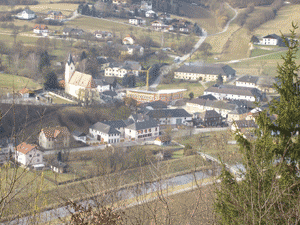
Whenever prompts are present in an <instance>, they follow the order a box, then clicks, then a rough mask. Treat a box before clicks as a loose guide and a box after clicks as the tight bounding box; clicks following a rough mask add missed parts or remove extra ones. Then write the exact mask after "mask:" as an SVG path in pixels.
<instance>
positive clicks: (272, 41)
mask: <svg viewBox="0 0 300 225" xmlns="http://www.w3.org/2000/svg"><path fill="white" fill-rule="evenodd" d="M262 44H263V45H279V46H285V44H284V42H283V39H282V38H281V37H279V36H278V35H277V34H269V35H267V36H264V37H263V39H262Z"/></svg>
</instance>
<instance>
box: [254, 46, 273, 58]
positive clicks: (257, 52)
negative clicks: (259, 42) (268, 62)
mask: <svg viewBox="0 0 300 225" xmlns="http://www.w3.org/2000/svg"><path fill="white" fill-rule="evenodd" d="M268 53H272V51H270V50H266V49H259V48H257V49H253V50H251V55H250V57H255V56H259V55H265V54H268Z"/></svg>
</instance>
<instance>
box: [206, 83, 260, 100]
mask: <svg viewBox="0 0 300 225" xmlns="http://www.w3.org/2000/svg"><path fill="white" fill-rule="evenodd" d="M209 94H211V95H213V96H214V97H216V98H217V99H218V100H224V99H231V100H246V101H250V102H255V101H260V100H261V97H262V96H261V93H260V91H259V90H258V89H257V88H247V87H238V86H233V85H220V86H213V87H210V88H207V89H206V90H205V91H204V95H209Z"/></svg>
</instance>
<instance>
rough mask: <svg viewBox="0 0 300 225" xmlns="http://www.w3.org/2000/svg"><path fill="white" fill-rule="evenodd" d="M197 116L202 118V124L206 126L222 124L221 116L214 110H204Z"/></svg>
mask: <svg viewBox="0 0 300 225" xmlns="http://www.w3.org/2000/svg"><path fill="white" fill-rule="evenodd" d="M198 118H200V119H201V120H202V125H204V126H206V127H210V126H220V125H221V124H222V116H221V114H220V113H217V112H216V111H215V110H206V111H205V112H203V113H201V114H200V115H199V116H198Z"/></svg>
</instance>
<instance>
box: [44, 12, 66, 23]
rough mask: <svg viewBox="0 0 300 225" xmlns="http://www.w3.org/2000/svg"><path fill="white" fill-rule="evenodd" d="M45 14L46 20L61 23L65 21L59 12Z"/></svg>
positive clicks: (64, 17)
mask: <svg viewBox="0 0 300 225" xmlns="http://www.w3.org/2000/svg"><path fill="white" fill-rule="evenodd" d="M47 14H48V17H47V18H48V19H50V20H58V21H62V20H65V19H66V16H65V15H63V14H62V12H61V11H49V12H48V13H47Z"/></svg>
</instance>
